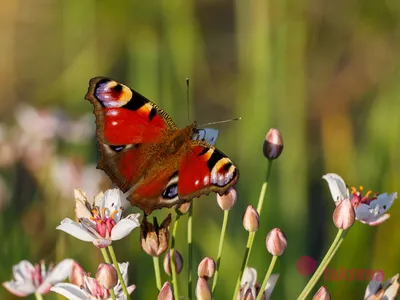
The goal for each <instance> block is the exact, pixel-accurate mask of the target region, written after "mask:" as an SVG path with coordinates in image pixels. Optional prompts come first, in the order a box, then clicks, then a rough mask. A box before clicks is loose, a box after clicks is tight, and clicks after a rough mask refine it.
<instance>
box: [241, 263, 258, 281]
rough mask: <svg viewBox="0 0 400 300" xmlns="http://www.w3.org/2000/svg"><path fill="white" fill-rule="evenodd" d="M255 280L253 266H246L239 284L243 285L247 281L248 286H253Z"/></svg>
mask: <svg viewBox="0 0 400 300" xmlns="http://www.w3.org/2000/svg"><path fill="white" fill-rule="evenodd" d="M256 280H257V270H256V269H254V268H249V267H246V269H244V272H243V276H242V282H241V284H240V285H241V286H244V285H245V284H246V283H248V284H249V285H250V286H253V285H255V284H256Z"/></svg>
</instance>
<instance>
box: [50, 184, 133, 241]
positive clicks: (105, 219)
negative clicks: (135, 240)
mask: <svg viewBox="0 0 400 300" xmlns="http://www.w3.org/2000/svg"><path fill="white" fill-rule="evenodd" d="M123 197H124V194H123V193H122V192H121V191H120V190H119V189H110V190H107V191H106V192H105V193H104V194H103V193H100V194H98V195H97V196H96V197H95V198H94V201H92V202H89V201H88V200H87V199H86V196H85V194H84V193H83V192H82V191H81V190H75V216H76V220H77V221H78V222H79V223H77V222H74V221H72V220H71V219H69V218H65V219H64V220H62V221H61V225H59V226H57V229H59V230H62V231H64V232H66V233H68V234H70V235H72V236H74V237H76V238H77V239H79V240H81V241H85V242H92V243H93V244H94V245H95V246H96V247H98V248H104V247H107V246H108V245H110V244H111V242H112V241H116V240H120V239H122V238H124V237H126V236H127V235H128V234H129V233H130V232H131V231H132V230H133V229H135V228H136V227H138V226H139V216H140V214H130V215H128V216H126V217H125V218H121V216H122V211H123V207H122V204H121V202H122V200H123Z"/></svg>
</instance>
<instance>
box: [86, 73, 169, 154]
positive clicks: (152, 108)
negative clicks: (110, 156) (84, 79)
mask: <svg viewBox="0 0 400 300" xmlns="http://www.w3.org/2000/svg"><path fill="white" fill-rule="evenodd" d="M85 98H86V99H87V100H89V101H90V102H91V103H92V104H93V106H94V114H95V116H96V125H97V137H98V139H99V140H100V141H101V142H103V143H106V144H108V145H121V146H122V145H127V144H137V143H149V142H155V141H157V140H158V139H159V138H160V137H161V135H162V131H163V130H164V129H177V127H176V125H175V123H174V122H173V121H172V119H171V117H170V116H169V115H168V114H167V113H165V112H164V111H163V110H162V109H160V108H159V107H158V106H157V105H155V104H154V103H152V102H151V101H150V100H148V99H147V98H146V97H144V96H142V95H140V94H139V93H137V92H135V91H134V90H132V89H130V88H129V87H127V86H126V85H123V84H121V83H119V82H117V81H115V80H112V79H109V78H105V77H96V78H92V79H91V80H90V83H89V89H88V92H87V94H86V96H85Z"/></svg>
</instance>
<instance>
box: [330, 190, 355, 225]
mask: <svg viewBox="0 0 400 300" xmlns="http://www.w3.org/2000/svg"><path fill="white" fill-rule="evenodd" d="M332 218H333V223H334V224H335V226H336V227H337V228H338V229H343V230H347V229H349V228H350V227H351V226H353V224H354V218H355V213H354V208H353V205H351V202H350V200H349V199H348V198H346V199H343V200H342V201H341V202H340V203H339V204H338V206H336V208H335V211H334V212H333V217H332Z"/></svg>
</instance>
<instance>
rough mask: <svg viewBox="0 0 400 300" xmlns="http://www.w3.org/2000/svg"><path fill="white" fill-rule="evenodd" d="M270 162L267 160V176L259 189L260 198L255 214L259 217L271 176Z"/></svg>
mask: <svg viewBox="0 0 400 300" xmlns="http://www.w3.org/2000/svg"><path fill="white" fill-rule="evenodd" d="M272 162H273V161H272V160H268V166H267V174H266V177H265V182H264V183H263V185H262V187H261V192H260V197H259V198H258V204H257V212H258V214H259V215H261V210H262V207H263V204H264V198H265V194H266V192H267V187H268V181H269V177H270V175H271V168H272Z"/></svg>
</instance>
